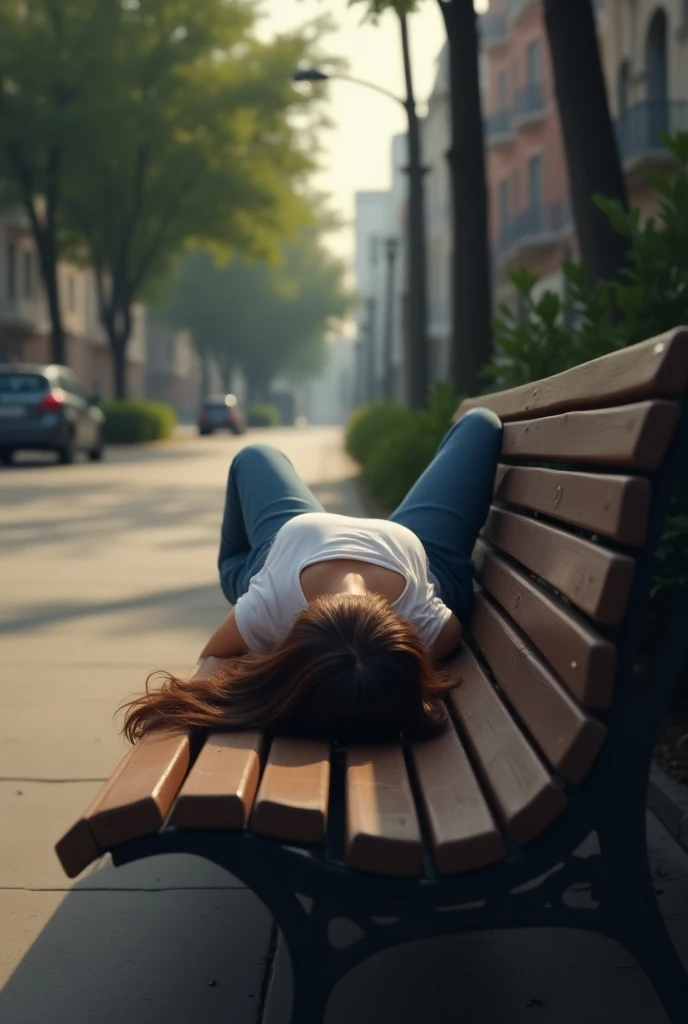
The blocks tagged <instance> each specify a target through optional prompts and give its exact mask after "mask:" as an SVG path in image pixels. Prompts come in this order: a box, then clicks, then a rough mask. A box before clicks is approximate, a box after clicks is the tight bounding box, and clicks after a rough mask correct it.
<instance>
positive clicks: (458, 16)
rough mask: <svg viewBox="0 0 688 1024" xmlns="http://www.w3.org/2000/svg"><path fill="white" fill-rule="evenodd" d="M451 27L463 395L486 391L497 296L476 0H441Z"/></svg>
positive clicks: (455, 342)
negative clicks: (482, 375)
mask: <svg viewBox="0 0 688 1024" xmlns="http://www.w3.org/2000/svg"><path fill="white" fill-rule="evenodd" d="M439 2H440V8H441V10H442V14H443V16H444V21H445V25H446V27H447V38H448V42H449V67H450V83H451V120H452V142H451V150H450V153H449V160H450V164H451V171H452V196H453V211H452V213H453V241H454V255H453V261H452V292H453V302H454V308H453V330H452V347H451V352H450V375H451V379H452V380H453V382H454V384H455V386H456V388H457V390H458V391H459V393H460V394H462V395H473V394H475V393H476V392H478V391H480V390H481V388H482V386H483V385H482V383H481V378H480V371H481V369H482V367H483V366H484V365H485V364H486V363H487V362H489V360H490V357H491V354H492V327H491V316H492V295H491V281H490V249H489V236H488V221H487V188H486V184H485V156H484V143H483V120H482V111H481V106H480V80H479V72H478V26H477V21H476V14H475V11H474V9H473V0H439Z"/></svg>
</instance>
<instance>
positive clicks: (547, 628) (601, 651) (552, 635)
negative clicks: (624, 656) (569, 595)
mask: <svg viewBox="0 0 688 1024" xmlns="http://www.w3.org/2000/svg"><path fill="white" fill-rule="evenodd" d="M474 558H475V562H476V566H477V572H478V578H479V580H480V583H481V584H482V586H483V587H484V589H485V590H486V591H487V592H488V593H489V594H490V595H491V596H492V597H493V598H494V599H495V601H496V602H497V603H498V604H500V605H501V606H502V608H504V609H505V610H506V611H507V612H508V614H509V615H510V616H511V618H512V619H513V620H514V622H515V623H516V624H517V626H519V627H520V629H522V630H523V632H524V633H525V634H526V635H527V636H528V637H530V639H531V640H532V641H533V643H534V645H535V647H536V648H537V649H538V650H539V651H540V653H541V654H542V655H543V657H544V658H545V659H546V660H547V661H548V662H549V664H550V665H551V666H552V668H553V669H554V671H555V672H556V673H557V675H558V676H559V678H560V679H561V681H562V682H563V683H564V684H565V685H566V686H567V687H568V689H569V690H570V691H571V693H572V694H573V695H574V696H575V697H576V698H577V699H578V700H579V701H580V702H581V703H582V704H583V705H584V706H585V707H588V708H607V707H609V705H610V704H611V700H612V693H613V687H614V675H615V672H616V648H615V647H614V645H613V644H612V643H610V642H609V641H608V640H605V639H604V638H603V637H601V636H599V634H597V633H596V632H595V631H594V630H593V629H592V628H591V627H590V626H589V625H588V624H587V622H586V621H585V620H584V619H583V618H582V616H580V615H578V613H577V612H575V611H573V609H572V608H569V607H568V606H566V605H564V604H563V603H562V602H561V601H558V600H557V599H556V598H554V597H552V595H550V594H548V593H547V591H546V590H544V589H543V588H542V587H540V586H539V585H538V584H537V583H535V582H534V581H533V580H531V579H529V578H528V577H527V576H526V575H525V574H524V573H523V572H520V571H519V570H518V569H517V568H516V567H515V566H513V565H511V564H510V563H509V562H506V561H505V560H504V559H503V558H500V556H499V555H498V554H497V553H496V552H494V551H491V550H490V549H489V548H488V547H487V546H486V545H485V544H483V543H482V542H481V541H479V542H478V544H477V546H476V551H475V553H474Z"/></svg>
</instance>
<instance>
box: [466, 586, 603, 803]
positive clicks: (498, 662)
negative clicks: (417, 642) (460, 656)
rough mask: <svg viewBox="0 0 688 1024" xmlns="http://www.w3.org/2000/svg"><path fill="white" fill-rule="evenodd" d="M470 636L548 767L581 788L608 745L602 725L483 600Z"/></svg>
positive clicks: (476, 606)
mask: <svg viewBox="0 0 688 1024" xmlns="http://www.w3.org/2000/svg"><path fill="white" fill-rule="evenodd" d="M470 631H471V636H472V637H473V639H474V641H475V643H476V644H477V645H478V647H480V649H481V651H482V653H483V657H484V658H485V660H486V661H487V663H488V665H489V666H490V669H491V670H492V674H493V676H494V678H495V679H496V680H497V682H498V683H499V685H500V686H501V688H502V692H503V693H504V694H505V695H506V697H507V698H508V700H510V701H511V705H512V707H513V708H514V709H515V710H516V712H517V713H518V715H519V716H520V718H521V721H522V722H523V723H524V724H525V726H526V728H527V729H528V730H529V732H530V734H531V736H532V737H533V738H534V739H535V741H536V743H537V744H538V746H539V748H540V750H542V752H543V754H544V755H545V757H546V758H547V760H548V761H549V763H550V764H551V765H552V767H553V768H555V769H556V770H557V771H558V772H559V774H560V775H561V776H562V778H564V779H566V781H567V782H571V783H573V784H574V785H578V784H580V783H581V782H582V781H583V779H584V778H585V777H586V775H587V774H588V772H589V771H590V768H591V767H592V764H593V762H594V761H595V758H596V757H597V755H598V753H599V751H600V747H601V746H602V743H603V742H604V738H605V735H606V729H605V728H604V726H603V725H602V724H601V723H600V722H598V721H597V720H596V719H594V718H591V717H590V716H589V715H586V714H585V712H584V711H582V710H581V708H580V707H579V706H578V705H577V704H576V702H575V701H574V700H573V699H572V697H570V696H569V694H568V693H567V692H566V690H564V688H563V687H562V686H561V685H560V684H559V682H558V680H557V679H556V677H555V676H554V675H553V674H552V673H551V672H550V670H549V669H548V668H547V666H546V665H545V663H544V661H542V660H541V659H540V658H539V657H537V656H536V655H535V654H534V653H533V651H532V649H531V648H530V646H529V644H528V643H527V641H526V640H525V639H524V638H523V637H522V636H521V635H520V634H519V633H518V632H517V631H516V629H514V628H513V627H512V626H511V625H510V623H509V622H508V620H507V619H506V617H505V616H504V615H503V614H502V613H501V612H499V611H498V610H497V609H496V607H495V606H494V605H493V604H491V603H490V602H489V601H488V600H487V598H485V597H484V596H483V595H478V598H477V599H476V602H475V609H474V612H473V616H472V618H471V623H470Z"/></svg>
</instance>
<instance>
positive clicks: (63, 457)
mask: <svg viewBox="0 0 688 1024" xmlns="http://www.w3.org/2000/svg"><path fill="white" fill-rule="evenodd" d="M75 456H76V445H75V444H74V434H73V433H71V434H70V435H69V437H68V438H67V440H66V442H65V443H64V444H63V445H62V447H61V448H58V449H57V457H58V459H59V460H60V462H61V463H62V465H63V466H70V465H71V464H72V462H74V459H75Z"/></svg>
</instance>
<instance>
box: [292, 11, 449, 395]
mask: <svg viewBox="0 0 688 1024" xmlns="http://www.w3.org/2000/svg"><path fill="white" fill-rule="evenodd" d="M400 22H401V43H402V52H403V57H404V74H405V79H406V99H402V98H401V97H400V96H397V95H395V93H393V92H390V91H389V90H388V89H385V88H383V87H382V86H380V85H376V84H375V83H374V82H366V81H364V80H363V79H361V78H355V77H354V76H353V75H345V74H339V73H338V72H337V73H333V74H329V73H327V72H326V71H322V70H321V69H320V68H300V69H298V70H297V71H295V72H294V74H293V76H292V78H293V80H294V81H295V82H312V83H313V82H326V81H328V80H329V79H331V78H339V79H342V80H343V81H345V82H353V83H354V84H355V85H362V86H364V87H365V88H366V89H372V90H374V91H375V92H378V93H381V94H382V95H383V96H387V98H388V99H391V100H394V101H395V103H399V104H400V105H401V106H402V107H403V108H404V110H405V111H406V117H407V120H408V166H407V167H406V168H404V170H405V171H406V173H407V174H408V216H407V218H406V221H407V236H408V255H407V261H406V264H407V268H408V307H409V309H408V321H409V322H408V329H407V380H408V398H409V404H410V405H411V407H412V408H414V409H420V408H422V407H423V406H424V405H425V403H426V400H427V395H428V387H429V375H428V346H427V285H426V260H425V200H424V195H423V174H424V169H423V165H422V159H421V141H420V125H419V123H418V114H417V112H416V102H415V99H414V95H413V80H412V77H411V61H410V53H409V40H408V30H407V25H406V18H405V17H403V16H401V17H400Z"/></svg>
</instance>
